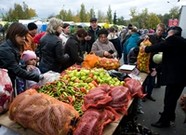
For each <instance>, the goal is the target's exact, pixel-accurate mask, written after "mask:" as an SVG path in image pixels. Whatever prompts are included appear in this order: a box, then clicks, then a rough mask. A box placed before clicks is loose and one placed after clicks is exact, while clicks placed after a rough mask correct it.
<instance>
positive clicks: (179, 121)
mask: <svg viewBox="0 0 186 135" xmlns="http://www.w3.org/2000/svg"><path fill="white" fill-rule="evenodd" d="M164 92H165V86H162V87H161V88H154V89H153V93H152V97H154V98H155V99H156V101H155V102H153V101H150V100H147V101H146V102H142V110H143V112H144V114H138V115H137V122H138V123H140V124H141V125H143V126H145V127H147V128H149V129H150V130H151V131H153V132H156V133H159V135H186V123H185V124H184V119H185V113H184V112H183V111H182V109H181V107H180V105H179V103H178V104H177V108H176V120H175V126H174V127H169V128H155V127H152V126H151V123H154V122H157V121H158V119H159V118H160V115H159V112H162V111H163V99H164ZM184 93H186V88H185V89H184V91H183V93H182V94H184Z"/></svg>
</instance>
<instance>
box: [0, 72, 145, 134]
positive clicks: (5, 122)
mask: <svg viewBox="0 0 186 135" xmlns="http://www.w3.org/2000/svg"><path fill="white" fill-rule="evenodd" d="M138 77H139V78H138V79H139V80H140V81H141V83H143V82H144V80H145V78H146V77H147V74H146V73H139V75H138ZM133 101H134V99H132V100H131V101H130V103H129V105H128V108H130V106H131V104H132V103H133ZM123 117H125V116H124V115H121V118H120V120H119V121H117V122H113V123H110V124H109V125H107V126H106V127H105V129H104V133H103V135H112V134H113V133H114V132H115V130H116V128H117V127H118V125H119V124H120V121H121V120H122V119H123ZM0 125H2V126H4V127H6V128H8V129H10V130H13V131H15V132H17V133H19V134H20V135H39V134H38V133H36V132H34V131H32V130H30V129H24V128H23V127H21V126H20V125H19V124H17V123H16V122H13V121H11V120H10V119H9V117H8V113H5V114H3V115H0Z"/></svg>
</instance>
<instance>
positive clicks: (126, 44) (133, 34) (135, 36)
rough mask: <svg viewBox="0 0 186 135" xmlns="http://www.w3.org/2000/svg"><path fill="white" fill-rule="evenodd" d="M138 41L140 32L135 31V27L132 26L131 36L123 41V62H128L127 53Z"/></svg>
mask: <svg viewBox="0 0 186 135" xmlns="http://www.w3.org/2000/svg"><path fill="white" fill-rule="evenodd" d="M139 41H140V34H139V33H138V32H137V28H136V27H135V26H133V28H132V29H131V36H130V37H129V38H128V39H127V40H126V41H125V42H124V45H123V53H124V63H125V64H128V60H127V55H128V54H129V51H130V50H131V49H132V48H133V47H137V46H138V43H139Z"/></svg>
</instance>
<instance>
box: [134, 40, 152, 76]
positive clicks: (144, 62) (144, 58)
mask: <svg viewBox="0 0 186 135" xmlns="http://www.w3.org/2000/svg"><path fill="white" fill-rule="evenodd" d="M150 45H151V42H150V41H149V40H148V39H145V40H144V41H142V42H141V44H140V46H150ZM149 60H150V53H145V52H144V51H143V50H142V48H141V47H140V50H139V53H138V57H137V68H138V69H139V71H141V72H146V73H149V72H150V71H149Z"/></svg>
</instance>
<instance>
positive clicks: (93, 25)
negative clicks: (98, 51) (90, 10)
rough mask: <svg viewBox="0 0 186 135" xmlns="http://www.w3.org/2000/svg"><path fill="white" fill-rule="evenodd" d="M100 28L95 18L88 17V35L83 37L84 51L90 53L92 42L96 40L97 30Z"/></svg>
mask: <svg viewBox="0 0 186 135" xmlns="http://www.w3.org/2000/svg"><path fill="white" fill-rule="evenodd" d="M100 29H101V27H100V26H99V25H98V21H97V18H91V19H90V27H89V28H88V31H87V32H88V36H87V37H85V40H86V43H85V44H86V52H87V53H90V51H91V48H92V44H93V43H94V42H95V41H96V39H97V38H98V31H99V30H100Z"/></svg>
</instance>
